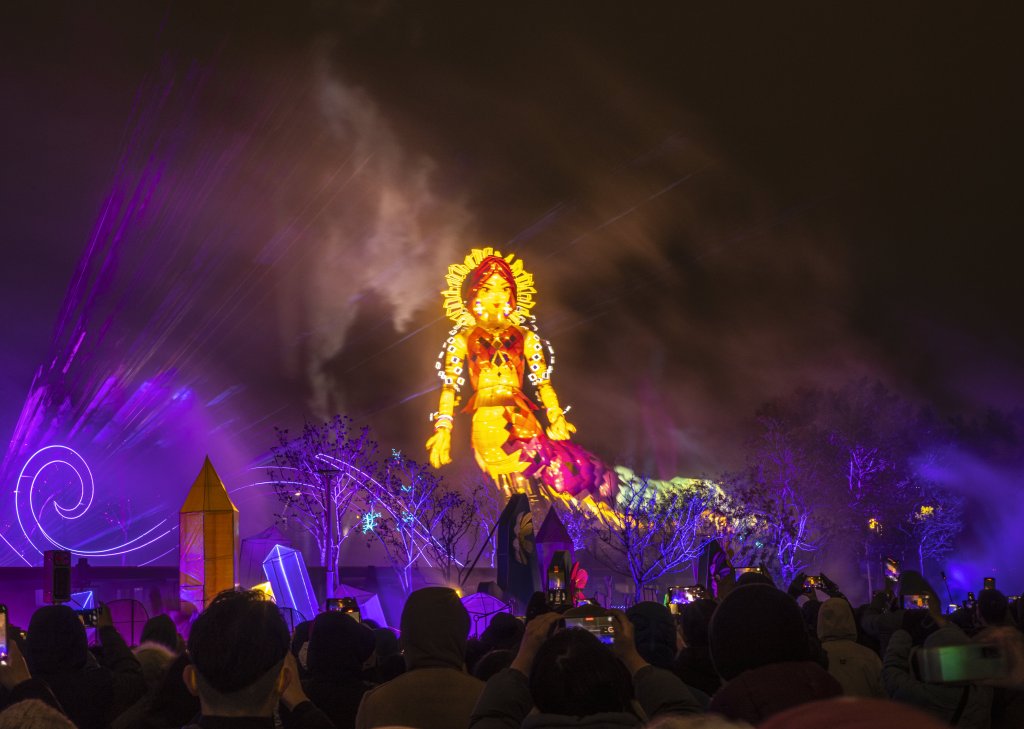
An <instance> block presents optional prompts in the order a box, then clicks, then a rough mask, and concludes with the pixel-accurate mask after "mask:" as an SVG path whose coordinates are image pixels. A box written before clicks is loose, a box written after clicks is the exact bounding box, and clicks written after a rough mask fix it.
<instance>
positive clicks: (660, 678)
mask: <svg viewBox="0 0 1024 729" xmlns="http://www.w3.org/2000/svg"><path fill="white" fill-rule="evenodd" d="M633 692H634V694H635V695H636V704H637V705H639V708H640V709H641V713H643V714H646V716H647V717H648V718H654V717H658V716H663V715H668V714H696V713H698V712H699V707H698V706H697V704H696V703H695V702H694V700H693V697H692V696H691V695H690V692H689V690H687V688H686V686H685V685H684V684H683V682H682V681H680V680H679V679H678V678H677V677H676V676H674V675H672V674H671V673H669V672H668V671H664V670H662V669H660V668H655V667H654V666H645V667H643V668H641V669H640V670H639V671H637V672H636V673H635V674H634V675H633ZM532 709H533V697H532V696H531V695H530V683H529V679H528V678H527V677H526V676H524V675H523V674H522V673H520V672H519V671H517V670H516V669H514V668H506V669H505V670H503V671H499V672H498V673H496V674H495V675H494V676H492V677H491V678H490V680H488V681H487V688H486V689H484V693H483V695H482V696H481V697H480V701H479V702H478V703H477V705H476V708H475V709H474V710H473V716H472V719H471V720H470V722H469V727H470V729H559V728H561V727H579V728H580V729H638V728H639V727H641V726H643V724H644V722H643V720H642V719H641V718H640V714H639V713H638V714H634V713H630V712H625V711H615V712H611V711H608V712H601V713H598V714H590V715H588V716H565V715H562V714H544V713H532V714H531V713H530V712H531V710H532Z"/></svg>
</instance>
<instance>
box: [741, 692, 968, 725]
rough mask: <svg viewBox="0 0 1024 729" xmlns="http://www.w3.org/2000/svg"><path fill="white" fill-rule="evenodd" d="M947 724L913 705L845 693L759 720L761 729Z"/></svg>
mask: <svg viewBox="0 0 1024 729" xmlns="http://www.w3.org/2000/svg"><path fill="white" fill-rule="evenodd" d="M948 726H949V725H948V724H943V723H942V722H940V721H938V720H937V719H935V718H934V717H932V716H929V715H928V714H926V713H924V712H922V711H919V710H918V709H914V708H912V707H910V706H902V705H900V704H894V703H893V702H891V701H882V700H879V699H864V698H849V697H845V696H844V697H843V698H839V699H828V700H826V701H813V702H811V703H809V704H801V705H800V706H796V707H793V708H792V709H787V710H786V711H783V712H780V713H778V714H776V715H775V716H773V717H772V718H771V719H769V720H768V721H766V722H764V723H763V724H759V725H758V729H822V728H823V727H828V728H829V729H948Z"/></svg>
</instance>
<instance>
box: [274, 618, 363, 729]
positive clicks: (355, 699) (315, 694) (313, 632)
mask: <svg viewBox="0 0 1024 729" xmlns="http://www.w3.org/2000/svg"><path fill="white" fill-rule="evenodd" d="M373 647H374V638H373V631H372V630H370V629H369V628H367V627H366V626H365V625H360V624H359V623H358V622H356V621H355V620H354V619H353V618H352V617H351V616H350V615H346V614H345V613H335V612H328V613H321V614H320V615H317V616H316V619H315V620H314V621H313V624H312V626H311V627H310V631H309V648H308V651H307V659H308V669H309V675H308V677H307V678H305V679H304V680H303V681H302V688H303V690H305V692H306V696H308V697H309V700H310V701H312V702H313V703H314V704H316V705H317V706H318V707H319V708H320V710H321V711H323V712H324V713H325V714H327V716H328V718H330V720H331V721H332V722H334V726H335V727H336V728H337V729H352V728H353V727H354V726H355V722H356V711H357V710H358V709H359V702H360V701H362V699H363V694H365V693H366V692H367V691H369V690H370V689H372V688H373V687H374V686H375V685H376V684H373V683H370V682H369V681H365V680H364V679H363V665H364V664H365V663H366V661H367V660H369V658H370V656H371V655H372V654H373ZM281 713H282V720H283V723H284V726H285V728H286V729H288V727H289V726H290V724H289V721H288V717H287V716H286V715H285V712H283V711H282V712H281Z"/></svg>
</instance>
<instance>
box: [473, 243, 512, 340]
mask: <svg viewBox="0 0 1024 729" xmlns="http://www.w3.org/2000/svg"><path fill="white" fill-rule="evenodd" d="M516 295H517V291H516V277H515V274H513V273H512V268H511V267H510V266H509V265H508V263H507V262H506V261H505V259H504V258H499V257H498V256H488V257H487V258H485V259H484V260H482V261H480V265H478V266H477V267H476V268H475V269H473V272H472V273H471V274H470V280H469V291H468V296H467V298H468V303H469V308H470V310H471V311H472V312H473V316H474V318H475V319H476V320H477V322H478V323H479V324H480V325H481V326H484V327H496V328H500V327H504V326H506V325H507V323H508V321H509V315H510V314H511V313H512V312H513V311H514V310H515V308H516Z"/></svg>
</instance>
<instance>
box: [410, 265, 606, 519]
mask: <svg viewBox="0 0 1024 729" xmlns="http://www.w3.org/2000/svg"><path fill="white" fill-rule="evenodd" d="M514 258H515V257H514V255H508V256H502V255H501V253H499V252H498V251H495V250H493V249H492V248H482V249H473V250H472V251H471V252H470V253H469V255H467V256H466V258H465V260H464V261H463V263H455V264H452V265H451V266H449V267H448V274H447V276H446V282H447V284H448V288H447V289H446V290H445V291H443V292H442V294H443V296H444V308H445V312H446V314H447V315H448V318H449V319H451V321H452V322H453V323H454V325H455V326H454V327H453V328H452V329H451V330H450V331H449V333H448V338H447V339H446V340H445V344H444V348H443V349H442V350H441V354H440V356H439V357H438V362H437V368H438V375H439V376H440V378H441V382H442V385H441V397H440V402H439V405H438V409H437V412H435V413H434V414H433V418H432V419H433V422H434V435H433V436H432V437H431V438H430V440H428V441H427V451H428V452H429V454H430V463H431V464H432V465H433V466H434V467H435V468H440V467H441V466H443V465H444V464H446V463H450V462H451V432H452V428H453V426H454V415H455V406H456V405H457V404H458V400H459V398H460V396H461V393H463V392H464V391H465V390H466V389H469V390H471V391H472V393H473V394H472V397H471V398H470V399H469V401H468V403H467V404H466V406H465V408H464V411H465V412H468V413H472V416H473V422H472V429H471V440H472V444H473V452H474V454H475V455H476V461H477V464H478V465H479V466H480V468H481V469H483V471H484V472H486V473H487V474H488V475H489V476H491V478H493V479H494V480H495V482H496V483H497V484H498V485H499V486H500V487H501V488H502V489H503V490H504V492H505V494H506V495H511V494H514V493H528V494H529V493H533V494H536V493H538V491H542V490H543V491H546V492H547V495H549V496H562V497H575V498H579V499H581V500H583V499H586V500H589V501H591V502H592V500H593V498H598V499H602V500H605V501H612V500H613V498H614V495H615V491H616V485H617V479H616V476H615V473H614V472H613V471H612V470H611V469H609V468H608V467H607V466H605V465H604V464H603V463H602V462H601V461H600V460H599V459H598V458H596V457H595V456H593V455H592V454H590V453H589V452H587V451H586V450H584V449H583V448H582V447H580V446H578V445H577V444H575V443H571V442H570V441H569V438H570V436H571V435H572V433H574V432H576V428H575V427H574V426H573V425H572V424H571V423H569V422H568V421H567V420H566V419H565V411H564V410H563V409H562V407H561V406H560V405H559V402H558V396H557V395H556V394H555V389H554V387H553V386H552V384H551V374H552V371H553V369H554V363H555V358H554V352H553V350H552V349H551V345H550V344H549V343H548V342H547V341H546V340H544V339H542V338H541V337H540V335H539V334H538V332H537V326H536V322H535V320H534V318H533V317H532V316H531V315H530V309H531V308H533V306H534V300H533V294H534V293H536V290H535V289H534V287H533V275H532V274H530V273H528V272H527V271H526V270H525V269H524V268H523V262H522V261H520V260H514ZM464 289H465V290H464ZM527 382H528V383H529V384H530V385H531V386H532V387H531V388H530V389H531V390H532V393H530V394H527V392H525V391H524V386H525V383H527ZM531 394H532V395H533V397H531V396H530V395H531ZM537 401H539V402H540V406H543V409H544V415H545V418H546V420H547V422H548V427H547V428H544V427H542V425H541V423H540V421H538V419H537V416H536V415H535V414H534V413H535V411H537V410H540V409H541V408H540V406H538V404H537ZM531 483H532V484H533V485H532V486H531Z"/></svg>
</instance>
